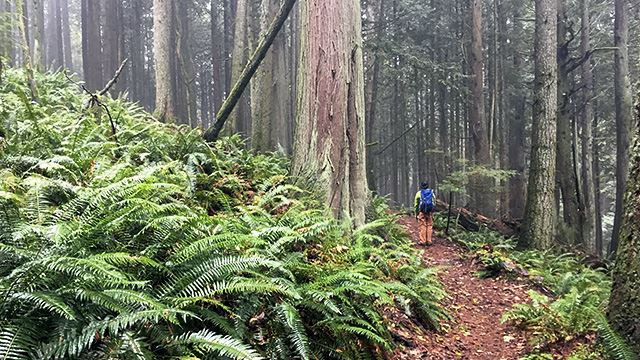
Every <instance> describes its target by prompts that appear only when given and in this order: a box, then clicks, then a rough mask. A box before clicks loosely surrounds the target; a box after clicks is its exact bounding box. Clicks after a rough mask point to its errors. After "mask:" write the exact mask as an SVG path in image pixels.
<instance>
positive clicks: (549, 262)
mask: <svg viewBox="0 0 640 360" xmlns="http://www.w3.org/2000/svg"><path fill="white" fill-rule="evenodd" d="M443 223H444V221H443V219H442V218H441V219H438V220H436V226H438V227H440V226H442V224H443ZM451 238H452V239H453V240H454V241H456V242H458V243H460V244H461V245H462V246H464V247H465V248H466V249H467V250H468V251H469V253H470V256H472V257H474V258H475V259H476V261H478V262H479V263H480V264H481V265H482V270H481V271H480V272H479V273H478V276H481V277H493V276H498V275H506V276H512V277H517V278H519V279H522V280H526V281H528V282H529V284H530V285H531V290H529V297H530V301H529V302H527V303H524V304H516V305H514V306H513V308H512V309H511V310H509V311H508V312H506V313H505V314H504V315H503V318H502V321H503V322H506V323H511V324H513V325H515V326H518V327H520V328H522V329H524V330H526V331H527V333H528V334H529V339H530V343H531V345H532V346H533V348H534V351H533V353H532V354H530V355H529V356H528V357H526V359H529V360H532V359H547V358H548V359H552V358H553V357H552V355H551V354H550V353H549V351H551V350H552V349H553V348H554V346H556V345H560V346H562V345H563V344H567V343H576V344H579V346H577V347H576V349H575V350H574V352H573V354H572V355H571V357H570V359H573V360H580V359H582V360H588V359H604V358H609V359H616V360H625V359H636V356H635V355H634V354H633V353H632V351H631V350H630V348H629V346H628V344H626V343H625V342H624V341H623V340H622V338H621V337H620V336H618V335H617V334H616V333H615V332H614V331H613V330H612V329H611V327H610V326H609V324H608V322H607V320H606V318H605V316H604V313H605V311H606V307H607V302H608V299H609V293H610V291H611V280H610V276H609V274H607V273H606V271H605V270H604V269H600V268H591V267H589V266H587V265H585V262H584V261H583V260H584V259H583V258H582V257H581V256H579V255H577V254H574V253H559V252H558V250H557V249H550V250H547V251H537V250H526V251H521V250H517V249H516V242H515V241H514V240H512V239H505V238H504V237H502V236H501V235H500V234H498V233H496V232H492V231H489V230H487V229H482V230H481V231H479V232H467V231H462V230H460V229H454V230H453V232H452V235H451Z"/></svg>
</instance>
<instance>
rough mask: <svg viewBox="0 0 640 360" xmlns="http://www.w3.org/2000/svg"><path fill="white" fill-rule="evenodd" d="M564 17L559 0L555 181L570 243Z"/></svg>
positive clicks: (575, 228) (575, 229)
mask: <svg viewBox="0 0 640 360" xmlns="http://www.w3.org/2000/svg"><path fill="white" fill-rule="evenodd" d="M568 21H569V19H568V18H567V14H566V10H565V6H564V0H559V1H558V52H557V53H558V56H557V59H558V102H559V104H558V105H559V106H558V120H557V124H558V126H557V158H556V169H557V176H558V183H559V185H560V190H561V192H562V214H563V219H564V225H565V230H566V232H565V233H564V234H563V235H564V238H566V241H567V243H568V244H569V245H577V244H580V243H581V241H580V240H581V238H582V237H581V233H580V231H581V227H580V219H579V217H580V211H579V208H580V204H579V200H578V188H577V184H578V180H577V178H576V176H575V174H576V172H575V171H574V166H573V156H572V146H573V145H572V144H573V141H572V140H573V139H572V138H573V132H572V126H571V118H570V112H571V99H570V96H571V95H570V93H571V91H570V84H569V81H570V80H569V69H568V66H569V65H570V57H569V45H570V44H571V40H569V39H567V23H568Z"/></svg>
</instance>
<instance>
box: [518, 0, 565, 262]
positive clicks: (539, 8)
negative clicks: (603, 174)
mask: <svg viewBox="0 0 640 360" xmlns="http://www.w3.org/2000/svg"><path fill="white" fill-rule="evenodd" d="M557 6H558V4H557V0H535V13H536V36H535V86H534V108H533V118H534V120H533V136H532V147H531V164H530V170H529V184H528V191H527V204H526V210H525V219H524V232H523V234H522V236H521V238H520V245H521V246H532V247H534V248H537V249H547V248H549V246H550V245H551V244H552V239H553V234H554V228H553V223H554V220H555V216H554V211H553V209H550V208H549V204H553V202H554V186H555V163H556V111H557V94H558V92H557V79H558V73H557V63H556V56H555V54H556V47H557V29H556V27H557V19H558V18H557Z"/></svg>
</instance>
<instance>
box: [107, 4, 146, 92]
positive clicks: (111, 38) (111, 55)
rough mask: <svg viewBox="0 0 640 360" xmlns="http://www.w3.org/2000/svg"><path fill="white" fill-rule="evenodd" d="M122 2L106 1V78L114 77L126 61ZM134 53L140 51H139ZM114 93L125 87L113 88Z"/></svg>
mask: <svg viewBox="0 0 640 360" xmlns="http://www.w3.org/2000/svg"><path fill="white" fill-rule="evenodd" d="M122 11H123V10H122V2H121V1H120V0H106V1H105V26H104V34H103V37H104V40H103V45H104V60H105V61H104V74H105V76H106V77H110V76H112V75H113V74H114V73H115V72H116V70H117V69H118V68H119V67H120V63H121V62H122V60H123V59H124V54H122V53H121V51H120V50H121V49H120V42H121V40H122V37H123V36H124V31H123V29H122V24H121V23H120V17H121V15H122ZM134 51H138V50H137V49H136V50H134ZM112 89H113V90H112V92H113V93H116V94H117V93H118V92H120V91H122V90H124V87H123V86H120V85H119V84H116V85H115V86H114V87H113V88H112Z"/></svg>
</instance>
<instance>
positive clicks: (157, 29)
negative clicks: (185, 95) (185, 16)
mask: <svg viewBox="0 0 640 360" xmlns="http://www.w3.org/2000/svg"><path fill="white" fill-rule="evenodd" d="M172 29H173V0H154V1H153V34H154V35H153V49H154V50H153V55H154V56H153V57H154V61H155V70H156V113H157V116H158V118H159V119H160V120H161V121H164V122H173V121H174V120H175V117H176V106H175V102H174V94H175V91H176V89H175V82H174V81H173V74H172V73H171V70H172V68H173V67H172V63H173V61H172V58H173V53H174V47H173V44H172V41H171V39H172Z"/></svg>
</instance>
